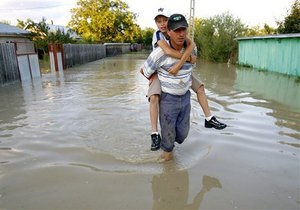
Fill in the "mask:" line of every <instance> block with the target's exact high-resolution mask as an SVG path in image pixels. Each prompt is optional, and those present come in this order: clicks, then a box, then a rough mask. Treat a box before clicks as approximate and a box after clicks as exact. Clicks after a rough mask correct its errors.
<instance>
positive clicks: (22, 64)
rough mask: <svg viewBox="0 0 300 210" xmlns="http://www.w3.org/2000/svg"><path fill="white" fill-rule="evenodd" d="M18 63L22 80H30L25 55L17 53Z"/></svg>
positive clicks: (27, 61)
mask: <svg viewBox="0 0 300 210" xmlns="http://www.w3.org/2000/svg"><path fill="white" fill-rule="evenodd" d="M18 63H19V69H20V75H21V80H22V81H29V80H31V73H30V68H29V59H28V56H27V55H19V56H18Z"/></svg>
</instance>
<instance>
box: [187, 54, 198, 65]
mask: <svg viewBox="0 0 300 210" xmlns="http://www.w3.org/2000/svg"><path fill="white" fill-rule="evenodd" d="M196 61H197V56H193V55H191V56H190V61H189V62H190V63H191V64H195V63H196Z"/></svg>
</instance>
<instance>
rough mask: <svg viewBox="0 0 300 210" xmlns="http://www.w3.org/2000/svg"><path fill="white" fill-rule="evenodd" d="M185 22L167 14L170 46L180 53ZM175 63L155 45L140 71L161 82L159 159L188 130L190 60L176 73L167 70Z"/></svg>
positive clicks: (169, 152)
mask: <svg viewBox="0 0 300 210" xmlns="http://www.w3.org/2000/svg"><path fill="white" fill-rule="evenodd" d="M187 27H188V23H187V21H186V19H185V17H184V16H183V15H181V14H173V15H171V16H170V18H169V20H168V24H167V28H168V29H167V33H168V36H169V37H170V40H169V44H170V46H171V47H172V48H173V49H174V50H176V51H178V52H181V53H183V52H184V50H185V44H184V43H185V42H186V36H187ZM177 62H178V59H176V58H173V57H170V56H167V55H165V53H164V51H163V49H162V48H161V47H157V48H156V49H155V50H154V51H152V53H151V54H150V55H149V57H148V58H147V60H146V61H145V63H144V65H143V68H142V69H141V73H143V75H144V76H145V77H146V78H149V77H151V75H152V74H153V73H155V72H157V74H158V79H159V81H160V84H161V89H162V92H161V96H160V102H159V121H160V126H161V134H162V141H161V148H162V150H163V153H162V156H161V157H162V159H163V160H165V161H168V160H171V159H172V151H173V149H174V144H175V142H177V143H179V144H181V143H183V141H184V140H185V138H186V137H187V135H188V132H189V129H190V111H191V103H190V96H191V93H190V91H189V89H190V87H191V85H192V77H191V75H192V68H193V65H192V64H191V63H184V64H183V66H182V67H181V68H180V69H179V71H178V73H177V74H176V75H172V74H170V73H169V69H170V68H171V67H172V66H174V65H175V64H176V63H177Z"/></svg>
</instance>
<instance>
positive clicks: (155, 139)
mask: <svg viewBox="0 0 300 210" xmlns="http://www.w3.org/2000/svg"><path fill="white" fill-rule="evenodd" d="M151 141H152V143H151V150H152V151H156V150H159V148H160V142H161V138H160V135H159V134H151Z"/></svg>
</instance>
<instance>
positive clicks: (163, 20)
mask: <svg viewBox="0 0 300 210" xmlns="http://www.w3.org/2000/svg"><path fill="white" fill-rule="evenodd" d="M155 23H156V26H157V28H158V30H160V31H161V32H163V33H165V32H167V23H168V18H167V17H165V16H161V15H159V16H157V17H156V18H155Z"/></svg>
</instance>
